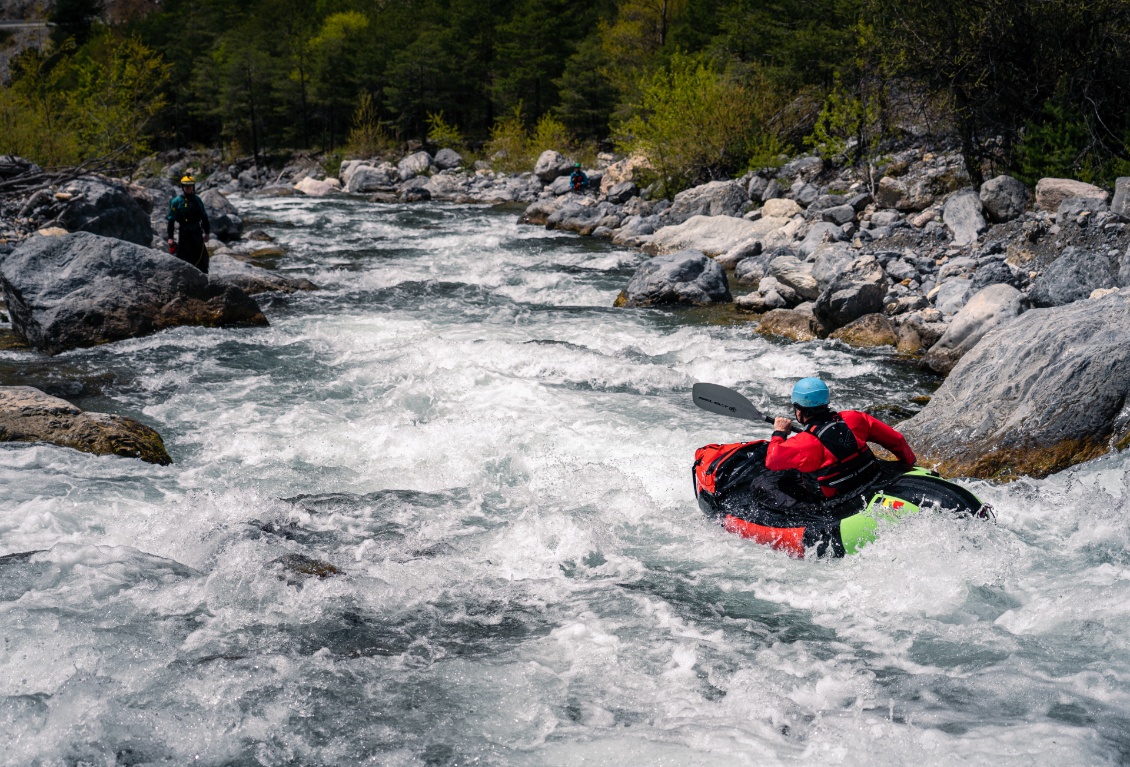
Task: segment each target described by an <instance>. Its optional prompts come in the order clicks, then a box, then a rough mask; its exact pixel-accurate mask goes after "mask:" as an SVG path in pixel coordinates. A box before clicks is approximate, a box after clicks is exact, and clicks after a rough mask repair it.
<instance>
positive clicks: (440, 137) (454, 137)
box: [428, 111, 463, 149]
mask: <svg viewBox="0 0 1130 767" xmlns="http://www.w3.org/2000/svg"><path fill="white" fill-rule="evenodd" d="M428 141H430V142H431V143H433V144H435V145H436V146H437V147H439V148H440V149H443V148H445V147H446V148H448V149H462V148H463V134H462V133H461V132H460V131H459V129H458V128H456V127H455V126H454V125H452V124H451V123H449V122H447V121H446V120H444V119H443V112H442V111H439V112H428Z"/></svg>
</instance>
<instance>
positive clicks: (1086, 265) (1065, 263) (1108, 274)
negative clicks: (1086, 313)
mask: <svg viewBox="0 0 1130 767" xmlns="http://www.w3.org/2000/svg"><path fill="white" fill-rule="evenodd" d="M1118 268H1119V267H1118V262H1117V261H1116V260H1115V259H1113V258H1111V257H1110V256H1108V255H1106V254H1105V253H1100V252H1095V251H1091V250H1085V249H1083V248H1078V247H1075V246H1068V247H1066V248H1064V249H1063V252H1062V253H1060V254H1059V258H1057V259H1056V260H1055V261H1053V262H1052V265H1051V266H1049V267H1048V268H1047V270H1046V271H1045V272H1044V273H1043V274H1041V275H1040V276H1039V277H1037V278H1036V281H1035V282H1034V283H1033V284H1032V291H1031V294H1030V295H1031V299H1032V305H1033V306H1040V307H1045V306H1062V305H1063V304H1070V303H1072V302H1073V301H1081V300H1082V299H1084V298H1088V297H1090V295H1091V293H1092V292H1093V291H1095V290H1098V289H1100V288H1112V287H1114V286H1115V285H1117V284H1118V278H1119V274H1118Z"/></svg>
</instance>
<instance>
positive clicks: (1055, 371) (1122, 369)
mask: <svg viewBox="0 0 1130 767" xmlns="http://www.w3.org/2000/svg"><path fill="white" fill-rule="evenodd" d="M1128 336H1130V294H1124V293H1121V292H1120V293H1115V294H1113V295H1109V296H1106V297H1105V298H1101V299H1097V300H1094V301H1080V302H1077V303H1073V304H1069V305H1067V306H1061V307H1056V308H1051V309H1033V310H1031V311H1028V312H1025V313H1024V314H1022V315H1020V316H1019V317H1017V318H1015V319H1013V320H1011V321H1009V322H1007V323H1004V324H1003V325H1000V326H998V327H997V328H996V329H995V330H993V331H991V332H990V333H988V334H987V335H986V336H985V337H984V338H983V339H982V340H981V342H980V343H978V344H977V345H976V346H975V347H973V349H971V350H970V351H969V352H968V353H966V355H965V356H964V357H963V358H962V359H961V361H960V362H958V364H957V366H956V367H955V368H954V369H953V371H952V372H951V373H950V375H949V378H947V379H946V381H945V383H943V384H942V386H941V388H940V389H938V391H937V393H936V394H935V395H934V398H933V399H932V400H931V401H930V404H929V405H928V406H927V407H926V408H925V409H924V410H923V411H922V412H920V413H919V414H918V415H916V416H914V417H913V418H912V419H910V420H909V421H907V422H905V423H904V424H902V425H901V426H900V427H899V428H900V430H901V431H902V432H903V433H904V434H905V435H906V437H907V439H909V440H910V442H911V444H912V445H913V446H914V449H915V451H916V452H917V453H918V455H919V457H920V458H922V459H923V460H924V461H926V462H929V463H933V464H935V465H937V466H938V467H939V469H940V470H941V471H942V472H943V473H945V474H948V475H963V476H973V477H1008V476H1019V475H1024V474H1027V475H1032V476H1036V477H1043V476H1047V475H1048V474H1051V473H1053V472H1056V471H1059V470H1061V469H1064V468H1066V467H1068V466H1070V465H1072V464H1075V463H1079V462H1081V461H1086V460H1088V459H1091V458H1094V457H1096V456H1099V455H1102V454H1104V453H1106V452H1107V451H1109V450H1111V449H1112V448H1115V449H1122V448H1125V447H1127V445H1130V418H1127V417H1126V413H1125V403H1126V401H1127V398H1128V397H1130V344H1127V343H1126V339H1127V337H1128Z"/></svg>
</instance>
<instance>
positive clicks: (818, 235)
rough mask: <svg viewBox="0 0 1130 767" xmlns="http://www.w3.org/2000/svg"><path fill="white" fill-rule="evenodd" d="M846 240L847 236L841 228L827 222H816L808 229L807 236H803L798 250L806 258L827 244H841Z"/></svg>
mask: <svg viewBox="0 0 1130 767" xmlns="http://www.w3.org/2000/svg"><path fill="white" fill-rule="evenodd" d="M846 239H847V234H845V233H844V230H843V229H842V228H840V227H838V226H836V225H835V224H830V223H828V222H827V221H817V222H816V223H815V224H813V225H812V226H811V227H810V228H809V230H808V234H806V235H805V236H804V240H803V241H802V242H801V244H800V247H799V248H798V250H800V254H801V255H802V256H806V257H807V256H811V255H812V254H813V253H815V252H817V251H818V250H820V249H821V248H822V247H824V246H825V245H828V244H829V243H833V242H843V241H845V240H846Z"/></svg>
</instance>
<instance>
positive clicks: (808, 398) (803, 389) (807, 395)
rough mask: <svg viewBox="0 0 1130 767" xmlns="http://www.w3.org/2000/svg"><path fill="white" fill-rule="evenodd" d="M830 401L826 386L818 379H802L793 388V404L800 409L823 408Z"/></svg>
mask: <svg viewBox="0 0 1130 767" xmlns="http://www.w3.org/2000/svg"><path fill="white" fill-rule="evenodd" d="M830 401H831V395H829V394H828V384H826V383H824V382H823V381H821V380H820V379H819V378H802V379H800V380H799V381H797V382H796V386H794V387H793V404H794V405H800V406H801V407H823V406H824V405H827V404H828V403H829V402H830Z"/></svg>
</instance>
